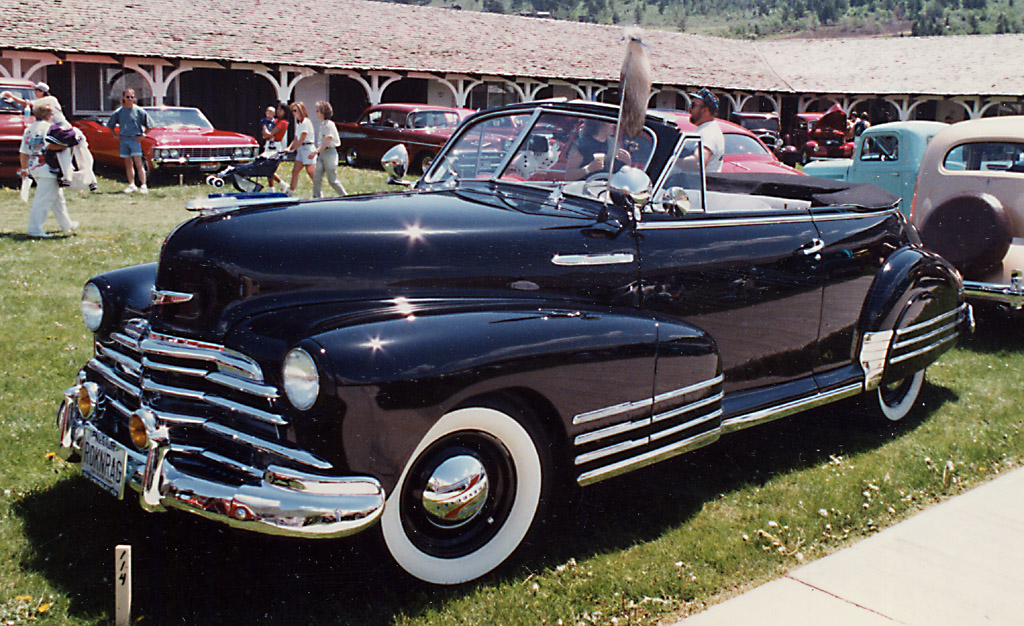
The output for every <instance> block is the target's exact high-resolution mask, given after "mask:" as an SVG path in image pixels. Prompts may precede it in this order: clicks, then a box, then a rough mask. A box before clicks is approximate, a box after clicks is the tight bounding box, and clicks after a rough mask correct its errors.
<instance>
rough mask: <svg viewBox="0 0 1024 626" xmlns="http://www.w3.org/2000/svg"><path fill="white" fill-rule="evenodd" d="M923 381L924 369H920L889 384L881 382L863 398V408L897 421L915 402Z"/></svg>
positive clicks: (904, 415) (908, 411) (875, 414)
mask: <svg viewBox="0 0 1024 626" xmlns="http://www.w3.org/2000/svg"><path fill="white" fill-rule="evenodd" d="M923 383H924V370H920V371H918V372H915V373H913V374H911V375H910V376H907V377H906V378H903V379H902V380H897V381H894V382H892V383H890V384H885V383H883V384H881V385H879V387H878V389H877V390H875V391H873V392H870V393H869V394H868V396H867V397H866V398H865V399H864V400H865V402H864V405H865V409H867V411H868V413H869V414H871V415H872V416H879V417H883V418H885V419H887V420H889V421H890V422H898V421H900V420H901V419H903V418H904V417H906V416H907V415H908V414H909V413H910V411H911V410H912V409H913V408H914V405H915V404H917V399H918V397H920V395H921V387H922V385H923Z"/></svg>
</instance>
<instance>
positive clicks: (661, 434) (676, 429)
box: [651, 409, 722, 441]
mask: <svg viewBox="0 0 1024 626" xmlns="http://www.w3.org/2000/svg"><path fill="white" fill-rule="evenodd" d="M721 416H722V409H718V410H716V411H712V412H710V413H708V414H707V415H703V416H701V417H698V418H697V419H693V420H690V421H689V422H684V423H682V424H676V425H675V426H673V427H671V428H666V429H665V430H659V431H658V432H656V433H651V441H656V440H658V439H664V438H665V437H669V436H671V435H674V434H676V433H681V432H683V431H684V430H686V429H688V428H693V427H694V426H699V425H701V424H703V423H704V422H708V421H711V420H713V419H715V418H718V417H721Z"/></svg>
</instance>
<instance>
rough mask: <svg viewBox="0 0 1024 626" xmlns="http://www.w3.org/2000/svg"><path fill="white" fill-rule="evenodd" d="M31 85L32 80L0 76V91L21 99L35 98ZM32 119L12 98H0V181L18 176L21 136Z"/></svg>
mask: <svg viewBox="0 0 1024 626" xmlns="http://www.w3.org/2000/svg"><path fill="white" fill-rule="evenodd" d="M32 87H33V83H32V81H28V80H22V79H19V78H3V77H0V91H9V92H11V93H13V94H14V95H16V96H18V97H19V98H21V99H22V100H33V99H35V97H36V96H35V92H34V91H33V90H32ZM33 121H34V120H33V119H32V118H30V117H28V116H26V115H25V112H24V111H23V110H22V108H21V107H20V106H18V103H16V102H15V101H14V100H2V99H0V181H3V180H13V179H17V178H18V170H19V169H21V157H19V156H18V150H19V149H20V148H21V137H22V135H24V134H25V129H26V128H28V125H29V124H31V123H32V122H33Z"/></svg>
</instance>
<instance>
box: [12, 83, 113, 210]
mask: <svg viewBox="0 0 1024 626" xmlns="http://www.w3.org/2000/svg"><path fill="white" fill-rule="evenodd" d="M34 88H35V92H36V97H35V99H33V100H26V99H23V98H20V97H18V96H17V95H15V94H13V93H11V92H9V91H5V92H3V93H2V94H0V96H3V97H4V98H7V99H8V100H12V101H14V102H16V103H17V104H18V105H20V106H22V107H24V108H25V111H26V114H27V115H31V114H32V109H33V108H34V107H37V106H39V105H42V104H47V105H49V106H50V109H51V111H52V114H53V117H52V118H51V121H52V122H53V123H54V124H67V123H68V121H67V118H66V117H64V109H63V108H62V107H61V106H60V101H59V100H57V97H56V96H54V95H53V94H51V93H50V86H49V85H47V84H46V83H42V82H40V83H36V84H35V87H34ZM73 131H74V133H75V138H76V139H77V140H78V143H77V144H76V145H75V146H74V147H73V148H72V149H71V150H61V151H60V152H59V153H58V155H57V158H58V161H59V162H60V169H61V179H62V180H63V181H64V182H65V184H66V185H70V186H71V188H72V189H78V190H84V189H89V190H90V191H98V189H99V187H98V185H97V181H96V174H95V172H94V171H93V158H92V152H90V151H89V142H88V141H86V139H85V135H84V134H82V131H80V130H78V129H77V128H74V129H73ZM72 157H74V164H77V166H78V167H77V168H75V167H74V166H73V165H72Z"/></svg>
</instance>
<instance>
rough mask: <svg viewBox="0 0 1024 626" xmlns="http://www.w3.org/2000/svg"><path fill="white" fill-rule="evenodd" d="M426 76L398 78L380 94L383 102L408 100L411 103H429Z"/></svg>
mask: <svg viewBox="0 0 1024 626" xmlns="http://www.w3.org/2000/svg"><path fill="white" fill-rule="evenodd" d="M429 82H430V81H429V80H427V79H426V78H403V79H401V80H396V81H395V82H393V83H391V84H390V85H388V86H387V88H386V89H385V90H384V93H382V94H381V95H380V101H381V103H385V102H408V103H411V104H426V103H427V101H428V100H427V83H429Z"/></svg>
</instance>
